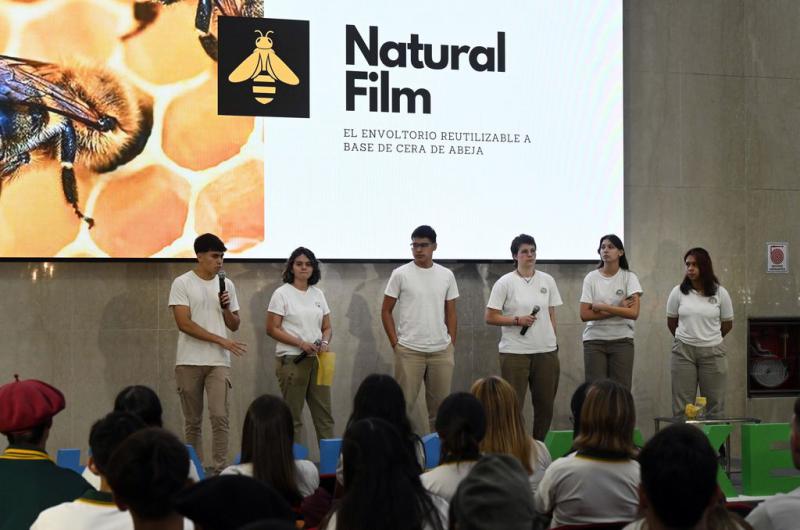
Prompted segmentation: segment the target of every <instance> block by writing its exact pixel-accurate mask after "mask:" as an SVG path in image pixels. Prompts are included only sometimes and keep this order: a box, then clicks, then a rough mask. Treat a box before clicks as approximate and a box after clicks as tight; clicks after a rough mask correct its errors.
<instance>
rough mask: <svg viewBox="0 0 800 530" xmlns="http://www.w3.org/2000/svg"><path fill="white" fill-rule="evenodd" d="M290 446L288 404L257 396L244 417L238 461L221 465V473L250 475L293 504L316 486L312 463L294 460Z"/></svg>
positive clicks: (291, 440) (316, 477) (264, 396)
mask: <svg viewBox="0 0 800 530" xmlns="http://www.w3.org/2000/svg"><path fill="white" fill-rule="evenodd" d="M293 445H294V427H293V424H292V412H291V411H290V410H289V407H288V406H287V405H286V403H285V402H284V401H283V400H282V399H281V398H279V397H277V396H271V395H269V394H265V395H263V396H260V397H257V398H256V399H255V400H253V402H252V403H251V404H250V407H249V408H248V409H247V414H246V415H245V418H244V428H243V429H242V459H241V464H238V465H233V466H230V467H227V468H225V469H224V470H223V471H222V474H223V475H230V474H235V475H245V476H248V477H253V478H254V479H256V480H258V481H260V482H263V483H264V484H267V485H269V486H270V487H272V488H274V489H275V490H276V491H277V492H278V493H280V494H281V495H282V496H283V498H284V499H285V500H286V502H288V503H289V505H291V506H297V505H299V504H300V501H302V500H303V497H307V496H309V495H311V494H312V493H314V490H316V489H317V487H318V486H319V472H318V471H317V467H316V466H315V465H314V464H313V462H309V461H308V460H295V459H294V454H293V449H292V447H293Z"/></svg>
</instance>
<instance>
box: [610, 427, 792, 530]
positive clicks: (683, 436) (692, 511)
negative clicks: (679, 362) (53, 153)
mask: <svg viewBox="0 0 800 530" xmlns="http://www.w3.org/2000/svg"><path fill="white" fill-rule="evenodd" d="M639 464H640V465H641V472H642V480H641V483H640V484H639V509H640V513H641V514H642V515H643V517H642V518H641V519H639V520H637V521H635V522H633V523H631V524H629V525H628V526H626V527H625V530H645V529H647V530H672V529H675V528H686V529H698V530H700V529H703V530H723V529H740V528H747V527H748V526H749V525H747V524H746V523H744V522H743V521H741V520H737V519H738V516H736V515H734V514H731V513H729V512H727V511H726V510H725V507H724V505H722V504H720V500H721V499H724V497H722V492H721V491H720V489H719V487H718V486H717V455H716V453H715V452H714V449H713V448H712V447H711V444H709V443H708V438H707V437H706V436H705V435H704V434H703V433H702V432H701V431H700V430H699V429H697V428H695V427H693V426H690V425H672V426H670V427H667V428H666V429H664V430H662V431H659V432H657V433H656V434H655V435H654V436H653V437H652V438H651V439H650V440H649V441H648V442H647V444H646V445H645V446H644V448H643V449H642V451H641V453H639ZM792 528H794V526H793V527H792Z"/></svg>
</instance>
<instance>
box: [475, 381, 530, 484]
mask: <svg viewBox="0 0 800 530" xmlns="http://www.w3.org/2000/svg"><path fill="white" fill-rule="evenodd" d="M470 392H471V393H472V395H474V396H475V397H476V398H478V401H480V402H481V403H482V404H483V408H484V410H485V411H486V435H485V436H484V437H483V441H482V442H481V451H482V452H484V453H505V454H508V455H511V456H514V457H516V458H517V460H519V462H520V464H522V467H524V468H525V471H527V472H528V474H529V475H530V474H532V473H533V471H534V464H533V463H532V461H535V460H536V456H537V455H536V445H535V444H534V443H533V439H532V438H531V437H530V436H528V435H527V434H526V433H525V423H524V421H523V419H522V411H521V410H520V406H519V400H518V399H517V393H516V392H514V389H513V388H512V387H511V385H510V384H508V382H507V381H506V380H505V379H503V378H501V377H497V376H494V375H492V376H489V377H485V378H483V379H478V380H477V381H475V382H474V383H473V384H472V388H471V389H470Z"/></svg>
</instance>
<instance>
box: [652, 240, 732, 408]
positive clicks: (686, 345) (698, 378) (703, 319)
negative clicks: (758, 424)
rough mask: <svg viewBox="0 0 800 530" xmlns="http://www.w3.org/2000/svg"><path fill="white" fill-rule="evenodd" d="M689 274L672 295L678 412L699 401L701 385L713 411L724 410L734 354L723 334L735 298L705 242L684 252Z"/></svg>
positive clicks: (674, 385) (669, 304) (669, 301)
mask: <svg viewBox="0 0 800 530" xmlns="http://www.w3.org/2000/svg"><path fill="white" fill-rule="evenodd" d="M683 263H684V265H685V266H686V276H684V278H683V281H682V282H681V283H680V285H676V286H675V287H674V288H673V289H672V292H671V293H669V298H668V299H667V328H669V331H670V333H672V335H673V336H674V337H675V338H674V340H673V341H672V355H671V357H670V358H671V361H670V364H671V371H672V414H673V415H675V416H679V415H681V414H684V412H685V409H686V405H687V404H692V403H694V402H695V395H696V393H697V387H698V385H699V386H700V395H701V396H703V397H705V398H706V400H707V406H708V409H707V411H706V412H707V414H708V415H709V416H724V414H725V386H726V384H727V380H728V375H727V374H728V358H727V350H726V349H725V344H724V342H723V338H724V337H725V335H727V334H728V333H729V332H730V331H731V329H732V328H733V304H732V302H731V296H730V295H729V294H728V291H727V290H726V289H725V288H724V287H723V286H721V285H720V284H719V280H718V279H717V277H716V276H715V275H714V267H713V266H712V264H711V256H709V254H708V251H707V250H705V249H703V248H693V249H690V250H689V251H688V252H686V254H685V255H684V256H683Z"/></svg>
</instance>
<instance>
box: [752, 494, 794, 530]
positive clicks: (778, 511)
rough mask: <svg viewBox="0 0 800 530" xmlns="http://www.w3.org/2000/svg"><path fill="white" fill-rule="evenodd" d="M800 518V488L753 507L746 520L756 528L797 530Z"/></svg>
mask: <svg viewBox="0 0 800 530" xmlns="http://www.w3.org/2000/svg"><path fill="white" fill-rule="evenodd" d="M798 518H800V488H798V489H796V490H794V491H790V492H789V493H778V494H777V495H775V496H773V497H770V498H769V499H767V500H765V501H764V502H762V503H761V504H759V505H758V506H756V507H755V508H753V511H752V512H750V513H749V514H748V516H747V519H746V520H747V522H748V523H750V524H751V525H753V528H755V530H795V529H796V528H797V526H798V523H797V520H798Z"/></svg>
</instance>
